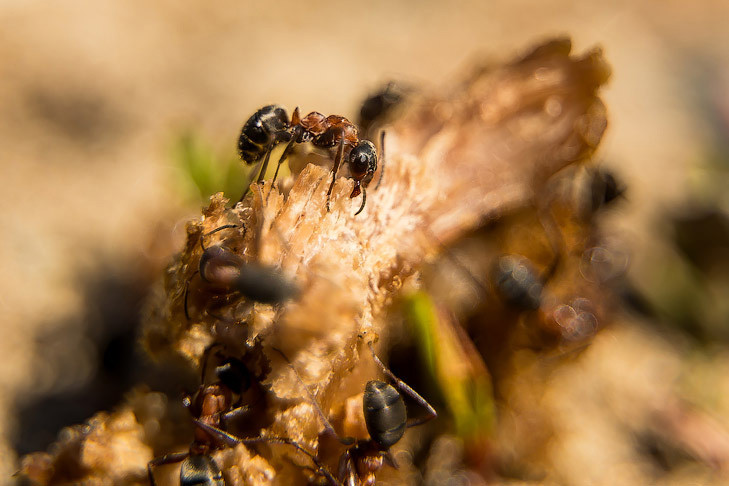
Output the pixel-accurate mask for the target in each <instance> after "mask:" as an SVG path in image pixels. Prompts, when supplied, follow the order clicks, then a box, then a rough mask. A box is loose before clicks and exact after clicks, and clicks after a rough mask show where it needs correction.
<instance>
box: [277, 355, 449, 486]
mask: <svg viewBox="0 0 729 486" xmlns="http://www.w3.org/2000/svg"><path fill="white" fill-rule="evenodd" d="M367 346H368V347H369V349H370V352H371V353H372V358H373V359H374V361H375V363H376V364H377V366H378V367H379V368H380V369H381V370H382V372H383V373H384V375H385V376H387V377H388V378H389V379H390V380H391V381H392V383H393V384H394V386H393V385H391V384H389V383H385V382H384V381H380V380H371V381H369V382H367V385H366V386H365V392H364V398H363V400H362V404H363V409H364V418H365V424H366V426H367V432H369V434H370V438H369V439H367V440H361V439H355V438H353V437H345V438H342V437H339V435H338V434H337V433H336V432H335V431H334V428H333V427H332V425H331V423H330V422H329V420H328V419H327V418H326V417H325V416H324V412H323V411H322V410H321V407H320V406H319V404H318V403H317V402H316V399H315V398H314V396H313V395H312V393H311V391H309V389H308V388H307V387H306V385H305V384H304V382H303V380H302V379H301V376H300V375H299V373H298V371H296V368H295V367H294V366H293V365H292V364H291V362H290V361H289V359H288V358H287V357H286V355H285V354H284V353H283V352H282V351H280V350H278V349H276V351H278V353H279V354H281V356H282V357H283V358H284V360H286V362H288V363H289V366H291V369H292V370H293V372H294V374H295V375H296V378H297V379H298V380H299V382H300V383H301V385H302V386H303V387H304V390H306V393H307V395H308V396H309V399H310V400H311V402H312V404H313V405H314V408H315V409H316V412H317V414H318V415H319V417H320V418H321V420H322V422H323V424H324V427H325V428H326V430H327V432H328V433H330V434H331V435H333V436H334V437H336V438H337V440H339V442H340V443H341V444H343V445H345V446H347V449H346V450H345V451H344V452H343V453H342V456H341V457H340V459H339V467H338V471H337V479H336V480H335V479H334V478H333V477H331V474H326V472H325V473H324V474H325V475H326V476H327V479H328V480H329V482H330V483H331V484H332V486H343V485H346V486H374V485H375V483H376V477H375V474H376V473H377V471H379V470H380V468H382V466H383V464H384V463H385V462H387V463H388V464H389V465H390V466H392V467H394V468H396V469H397V464H396V463H395V458H394V457H393V456H392V453H391V452H390V448H391V447H392V446H393V445H395V444H396V443H397V442H398V441H399V440H400V439H401V438H402V436H403V434H404V433H405V429H406V428H409V427H415V426H417V425H421V424H424V423H425V422H428V421H429V420H432V419H434V418H436V417H437V416H438V413H437V412H436V411H435V409H434V408H433V407H432V406H431V405H430V404H429V403H428V402H427V401H426V400H425V399H424V398H423V397H421V396H420V395H419V394H418V393H417V392H416V391H415V390H413V389H412V388H410V386H408V385H407V384H406V383H405V382H403V381H402V380H400V379H399V378H398V377H396V376H395V375H394V374H393V373H392V371H390V370H389V369H388V368H387V367H386V366H385V364H384V363H383V362H382V361H381V360H380V358H378V357H377V354H376V353H375V350H374V348H373V346H372V342H371V341H370V342H368V343H367ZM398 389H399V390H400V391H398ZM400 392H403V393H406V394H407V395H408V396H410V397H411V398H412V399H414V400H415V401H416V402H417V403H418V404H419V405H421V406H422V407H423V408H425V409H426V410H427V412H428V413H427V415H426V416H424V417H422V418H419V419H410V420H409V419H408V418H407V411H406V409H405V402H404V401H403V398H402V395H401V394H400ZM317 466H319V464H318V463H317ZM319 468H320V470H322V469H323V468H322V467H321V466H319ZM324 471H325V470H324Z"/></svg>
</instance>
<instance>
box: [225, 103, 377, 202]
mask: <svg viewBox="0 0 729 486" xmlns="http://www.w3.org/2000/svg"><path fill="white" fill-rule="evenodd" d="M382 138H383V139H384V135H382ZM281 142H288V145H287V146H286V148H285V149H284V151H283V153H282V154H281V158H280V159H279V161H278V166H277V167H276V173H275V174H274V176H273V182H275V181H276V178H277V177H278V171H279V169H280V167H281V164H282V163H283V162H284V161H285V160H286V158H287V157H288V156H289V155H290V154H291V151H292V150H293V146H294V144H297V143H305V142H311V144H312V145H314V146H315V147H318V148H323V149H331V148H333V147H336V146H337V145H339V148H338V150H337V153H336V156H335V158H334V166H333V168H332V183H331V185H330V186H329V190H328V191H327V211H329V200H330V198H331V194H332V189H333V188H334V182H335V181H336V177H337V172H338V171H339V166H340V165H341V164H342V161H346V162H347V163H348V164H349V169H350V173H351V176H352V179H354V188H353V189H352V193H351V194H350V195H349V197H350V198H354V197H357V196H359V195H360V194H362V205H361V206H360V208H359V210H358V211H357V212H356V213H355V216H356V215H357V214H359V213H361V212H362V210H363V209H364V207H365V203H366V201H367V193H366V191H365V187H366V186H367V184H369V182H370V180H371V179H372V176H373V175H374V173H375V171H376V170H377V151H376V149H375V145H374V144H373V143H372V142H370V141H369V140H360V138H359V136H358V133H357V127H356V126H355V125H354V124H353V123H352V122H350V121H349V120H348V119H346V118H345V117H343V116H339V115H329V116H324V115H323V114H321V113H319V112H316V111H312V112H311V113H309V114H308V115H306V116H304V117H303V118H302V117H301V116H300V114H299V108H298V107H297V108H296V109H295V110H294V113H293V115H292V116H291V121H289V120H288V115H287V114H286V110H284V109H283V108H282V107H280V106H277V105H268V106H264V107H263V108H261V109H260V110H258V111H257V112H255V113H254V114H253V116H251V117H250V118H249V119H248V121H246V123H245V124H244V125H243V128H242V130H241V133H240V136H239V138H238V153H239V155H240V157H241V159H242V160H243V162H245V163H246V164H254V163H256V162H258V161H260V160H261V159H263V164H262V166H261V170H260V172H259V174H258V178H257V182H261V181H262V180H263V177H264V175H265V173H266V169H267V167H268V162H269V160H270V157H271V151H272V150H273V148H274V147H275V146H276V145H278V144H279V143H281ZM380 158H382V156H381V157H380ZM251 180H252V177H251ZM249 186H250V184H249ZM247 193H248V187H247V188H246V190H245V191H244V192H243V195H242V196H241V198H240V200H239V202H240V201H242V200H243V198H244V197H245V195H246V194H247Z"/></svg>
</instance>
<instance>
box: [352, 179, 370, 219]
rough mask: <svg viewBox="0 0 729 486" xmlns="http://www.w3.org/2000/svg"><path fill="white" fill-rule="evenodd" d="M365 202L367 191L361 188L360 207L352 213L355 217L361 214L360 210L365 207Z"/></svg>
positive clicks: (363, 187)
mask: <svg viewBox="0 0 729 486" xmlns="http://www.w3.org/2000/svg"><path fill="white" fill-rule="evenodd" d="M366 202H367V189H366V188H365V186H362V205H361V206H360V207H359V209H358V210H357V212H356V213H354V215H355V216H357V215H358V214H359V213H361V212H362V210H363V209H364V207H365V203H366Z"/></svg>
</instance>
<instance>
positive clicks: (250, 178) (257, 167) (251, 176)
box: [234, 162, 261, 206]
mask: <svg viewBox="0 0 729 486" xmlns="http://www.w3.org/2000/svg"><path fill="white" fill-rule="evenodd" d="M260 169H261V162H258V163H257V164H256V166H255V167H254V168H253V169H251V173H250V175H249V176H248V183H246V188H245V189H243V195H242V196H241V197H240V199H238V202H242V201H243V199H245V197H246V195H247V194H248V191H250V190H251V184H253V179H255V176H256V173H258V171H259V170H260ZM234 206H235V204H234Z"/></svg>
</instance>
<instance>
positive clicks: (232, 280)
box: [184, 224, 298, 321]
mask: <svg viewBox="0 0 729 486" xmlns="http://www.w3.org/2000/svg"><path fill="white" fill-rule="evenodd" d="M237 227H239V226H238V225H234V224H226V225H223V226H220V227H219V228H215V229H214V230H212V231H209V232H208V233H204V234H202V235H200V246H201V247H202V249H203V253H202V256H201V257H200V264H199V267H198V270H196V271H195V273H193V274H192V276H191V277H190V278H189V279H188V281H187V283H186V284H185V294H184V309H185V317H186V318H187V320H188V321H189V320H190V313H189V308H188V297H189V289H190V282H191V281H192V279H193V277H194V276H195V275H198V274H199V275H200V278H201V280H202V281H203V282H204V284H205V285H204V288H205V290H209V291H211V292H213V293H217V294H222V295H223V296H224V297H225V299H224V301H223V303H225V302H227V301H228V300H229V298H230V297H236V296H239V297H245V298H247V299H250V300H252V301H254V302H261V303H264V304H271V305H277V304H282V303H283V302H285V301H287V300H288V299H290V298H292V297H294V296H295V295H296V294H297V293H298V288H297V287H296V285H295V284H294V283H293V282H292V281H290V280H288V279H287V278H286V277H285V276H284V275H283V274H282V273H281V272H280V271H279V270H277V269H276V268H274V267H271V266H267V265H261V264H258V263H255V262H245V261H243V259H242V258H241V257H240V256H238V255H237V254H235V253H233V252H232V251H231V250H229V249H228V248H226V247H225V246H224V245H223V244H215V245H212V246H208V247H206V246H205V238H206V237H208V236H210V235H212V234H214V233H217V232H219V231H222V230H225V229H229V228H237ZM243 234H245V231H244V233H243Z"/></svg>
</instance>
